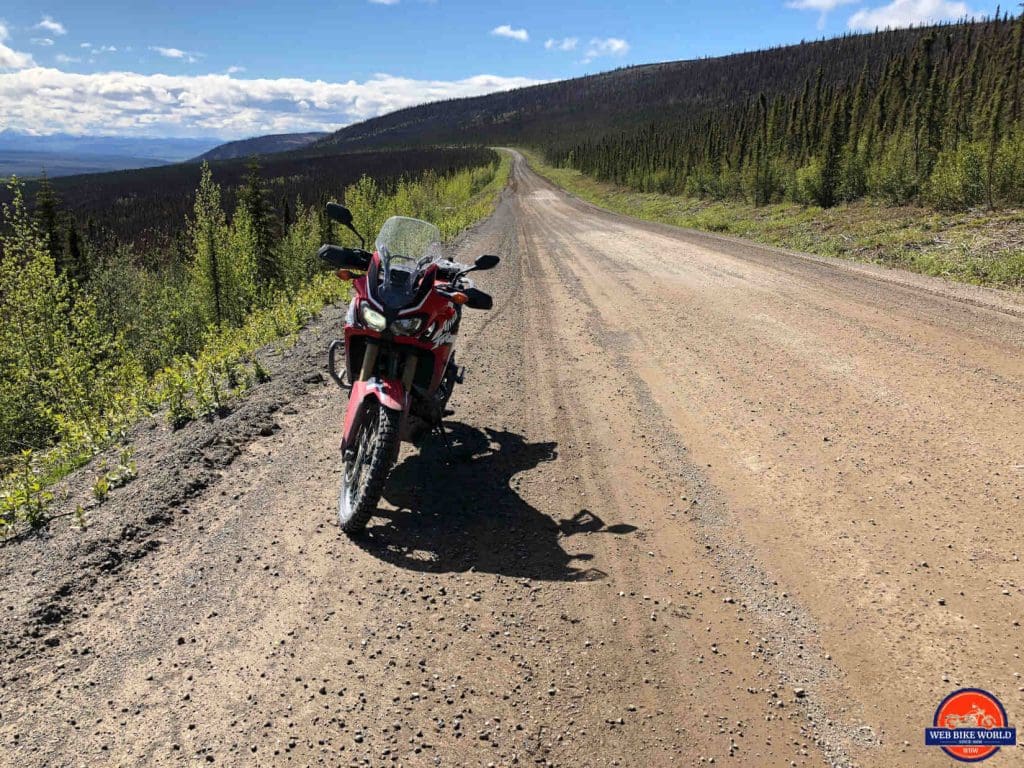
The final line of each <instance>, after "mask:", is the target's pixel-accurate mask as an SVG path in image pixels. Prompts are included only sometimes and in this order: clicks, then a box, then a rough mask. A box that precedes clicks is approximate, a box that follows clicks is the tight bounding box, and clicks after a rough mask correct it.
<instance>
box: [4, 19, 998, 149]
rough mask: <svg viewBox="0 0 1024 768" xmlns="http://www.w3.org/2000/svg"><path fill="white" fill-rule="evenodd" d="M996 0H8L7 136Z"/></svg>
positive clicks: (372, 97) (130, 126) (446, 86)
mask: <svg viewBox="0 0 1024 768" xmlns="http://www.w3.org/2000/svg"><path fill="white" fill-rule="evenodd" d="M995 8H996V4H995V3H990V2H988V0H984V1H982V0H743V1H740V0H691V1H690V2H684V1H683V0H589V1H587V0H576V1H575V2H558V1H557V0H518V1H517V2H515V3H488V2H480V1H479V0H477V1H475V2H474V1H472V0H317V2H307V0H290V1H289V2H280V1H276V2H271V1H270V0H248V1H247V2H241V1H240V0H221V1H220V2H217V3H212V2H210V1H209V0H203V1H202V2H200V1H199V0H172V2H167V0H161V1H160V2H152V1H151V0H131V1H130V2H126V1H125V0H105V2H102V3H83V2H81V0H42V2H40V0H31V2H23V1H22V0H13V2H12V0H5V2H4V3H3V4H2V5H0V130H4V129H11V130H17V131H23V132H30V133H44V134H45V133H54V132H64V133H74V134H91V135H131V136H152V137H158V136H159V137H166V136H197V137H199V136H202V137H219V138H225V139H233V138H242V137H247V136H254V135H260V134H266V133H284V132H293V131H306V130H324V131H328V130H336V129H337V128H339V127H342V126H344V125H347V124H350V123H353V122H357V121H360V120H365V119H367V118H370V117H375V116H377V115H380V114H384V113H386V112H390V111H393V110H395V109H400V108H402V107H407V106H412V105H415V104H419V103H423V102H426V101H436V100H438V99H445V98H454V97H460V96H472V95H479V94H483V93H490V92H493V91H498V90H505V89H509V88H516V87H521V86H525V85H531V84H534V83H540V82H545V81H549V80H558V79H563V78H568V77H576V76H579V75H584V74H592V73H595V72H601V71H605V70H608V69H614V68H616V67H621V66H626V65H630V64H644V63H649V62H653V61H669V60H677V59H691V58H698V57H702V56H718V55H723V54H728V53H735V52H740V51H748V50H756V49H760V48H765V47H769V46H775V45H783V44H789V43H798V42H800V41H802V40H812V39H816V38H820V37H823V36H826V37H828V36H834V35H838V34H842V33H844V32H848V31H868V30H872V29H875V28H876V27H877V28H884V27H904V26H908V25H912V24H921V23H926V22H932V21H940V20H954V19H959V18H963V17H965V16H983V15H991V14H992V13H993V12H994V11H995Z"/></svg>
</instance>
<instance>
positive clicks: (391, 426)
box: [338, 399, 402, 534]
mask: <svg viewBox="0 0 1024 768" xmlns="http://www.w3.org/2000/svg"><path fill="white" fill-rule="evenodd" d="M366 407H367V409H368V410H367V413H366V417H365V418H364V419H363V423H362V426H361V427H360V428H359V432H358V433H357V434H356V436H355V440H354V445H353V448H352V450H351V451H349V456H348V458H346V459H344V461H343V468H342V477H341V491H340V493H339V494H338V523H339V524H340V525H341V530H343V531H344V532H345V533H347V534H354V533H359V532H360V531H362V530H363V529H364V528H366V524H367V523H368V522H370V518H371V517H373V513H374V512H375V511H376V509H377V502H379V501H380V497H381V495H382V494H383V493H384V484H385V483H386V482H387V479H388V474H389V473H390V472H391V463H392V462H393V461H394V458H395V456H396V455H397V453H398V450H397V448H398V441H399V431H398V430H399V426H400V422H401V418H402V413H401V411H394V410H392V409H390V408H385V407H383V406H382V405H381V404H380V403H378V402H377V401H376V400H372V399H371V400H370V401H369V402H367V404H366Z"/></svg>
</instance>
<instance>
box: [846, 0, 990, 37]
mask: <svg viewBox="0 0 1024 768" xmlns="http://www.w3.org/2000/svg"><path fill="white" fill-rule="evenodd" d="M977 15H978V14H977V13H976V12H974V11H972V10H971V9H970V8H968V7H967V4H966V3H961V2H950V1H949V0H893V2H891V3H889V4H888V5H883V6H880V7H878V8H864V9H862V10H859V11H857V12H856V13H855V14H853V16H851V17H850V20H849V21H848V22H847V26H849V28H850V29H861V30H869V31H870V30H873V29H885V28H887V27H888V28H895V27H909V26H911V25H914V24H932V23H935V22H938V21H949V20H955V19H962V18H964V17H967V16H977Z"/></svg>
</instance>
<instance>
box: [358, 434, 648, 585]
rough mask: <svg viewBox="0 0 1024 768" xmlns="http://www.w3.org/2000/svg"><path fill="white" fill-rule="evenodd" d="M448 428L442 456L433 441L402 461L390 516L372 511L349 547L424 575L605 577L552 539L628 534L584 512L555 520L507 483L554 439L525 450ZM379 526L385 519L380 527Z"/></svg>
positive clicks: (512, 442) (515, 438) (513, 439)
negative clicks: (449, 449)
mask: <svg viewBox="0 0 1024 768" xmlns="http://www.w3.org/2000/svg"><path fill="white" fill-rule="evenodd" d="M447 426H448V433H449V437H450V439H451V442H452V454H453V456H454V459H452V457H450V456H449V454H448V452H447V451H446V450H445V448H444V446H443V445H442V444H441V443H440V441H439V440H438V439H436V438H432V439H431V440H430V441H429V442H428V443H427V444H426V445H425V446H424V448H423V450H422V451H420V452H419V453H417V454H414V455H411V456H409V457H408V458H406V459H405V460H404V461H402V462H400V463H399V464H398V466H396V467H395V469H394V470H393V472H392V474H391V477H390V478H389V479H388V491H387V492H386V493H385V495H384V497H385V499H386V501H387V502H388V503H390V504H391V505H393V506H394V507H396V509H394V510H391V509H378V510H377V516H376V517H374V519H373V521H371V524H370V526H369V527H368V528H367V529H366V532H365V533H364V535H363V536H361V537H359V538H358V539H356V540H355V542H356V543H357V544H358V545H359V546H360V547H362V548H363V549H364V550H365V551H367V552H369V553H370V554H373V555H374V556H375V557H378V558H380V559H381V560H383V561H385V562H388V563H391V564H393V565H396V566H399V567H402V568H407V569H409V570H413V571H420V572H426V573H451V572H464V571H469V570H475V571H481V572H485V573H496V574H502V575H504V576H515V577H521V578H529V579H539V580H548V581H594V580H598V579H602V578H604V577H605V576H606V574H605V573H604V572H603V571H600V570H598V569H596V568H585V567H577V566H576V563H578V562H585V561H588V560H591V559H592V558H593V555H589V554H581V555H570V554H568V553H567V552H566V551H565V550H564V549H562V546H561V544H560V538H561V537H565V536H571V535H573V534H576V533H584V532H605V533H614V534H623V533H630V532H632V531H634V530H636V528H635V527H633V526H629V525H619V526H612V527H610V528H609V527H606V526H605V525H604V523H603V522H602V521H601V520H600V518H598V517H597V516H596V515H594V514H593V513H592V512H589V511H588V510H581V511H580V512H579V513H577V514H576V515H575V516H574V517H572V518H570V519H568V520H563V521H555V520H554V519H552V518H551V517H550V516H548V515H546V514H544V513H543V512H541V511H540V510H539V509H537V508H536V507H534V506H532V505H530V504H529V503H527V502H526V501H525V500H524V499H523V498H522V497H521V496H520V495H519V494H518V493H516V491H515V490H514V489H513V488H512V486H511V480H512V478H513V476H515V475H517V474H518V473H520V472H524V471H526V470H529V469H532V468H533V467H536V466H537V465H538V464H540V463H542V462H546V461H553V460H554V459H555V458H556V457H557V455H558V453H557V447H558V444H557V443H554V442H545V443H528V442H526V440H525V439H524V438H523V437H522V436H521V435H518V434H515V433H513V432H503V431H496V430H491V429H488V430H485V431H482V430H479V429H476V428H474V427H470V426H468V425H466V424H461V423H458V422H454V423H450V424H448V425H447ZM381 521H383V522H381Z"/></svg>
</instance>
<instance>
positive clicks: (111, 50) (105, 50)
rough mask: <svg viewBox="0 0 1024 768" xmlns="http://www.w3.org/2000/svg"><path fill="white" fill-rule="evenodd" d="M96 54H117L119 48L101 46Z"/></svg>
mask: <svg viewBox="0 0 1024 768" xmlns="http://www.w3.org/2000/svg"><path fill="white" fill-rule="evenodd" d="M96 53H117V48H116V47H115V46H113V45H101V46H100V47H99V48H97V49H96Z"/></svg>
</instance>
